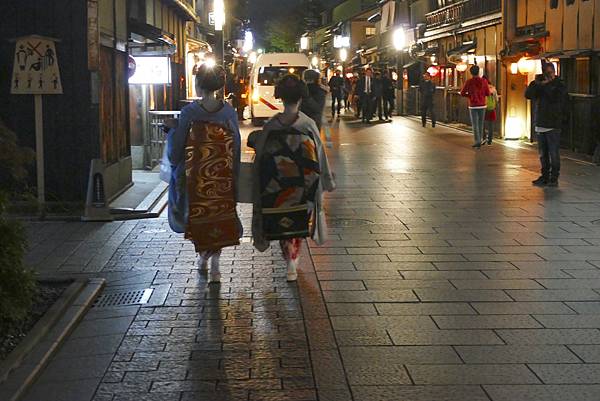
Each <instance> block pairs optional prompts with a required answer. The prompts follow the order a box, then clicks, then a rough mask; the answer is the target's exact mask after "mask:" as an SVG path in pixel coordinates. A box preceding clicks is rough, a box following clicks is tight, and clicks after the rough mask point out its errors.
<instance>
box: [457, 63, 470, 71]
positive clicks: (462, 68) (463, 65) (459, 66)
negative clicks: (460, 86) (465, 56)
mask: <svg viewBox="0 0 600 401" xmlns="http://www.w3.org/2000/svg"><path fill="white" fill-rule="evenodd" d="M467 68H469V65H468V64H467V63H460V64H456V71H458V72H465V71H467Z"/></svg>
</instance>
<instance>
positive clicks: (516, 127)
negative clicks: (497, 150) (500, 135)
mask: <svg viewBox="0 0 600 401" xmlns="http://www.w3.org/2000/svg"><path fill="white" fill-rule="evenodd" d="M523 127H524V125H523V122H522V121H521V120H520V119H519V118H518V117H506V123H505V125H504V129H505V132H504V138H506V139H519V138H521V137H522V136H523V132H524V128H523Z"/></svg>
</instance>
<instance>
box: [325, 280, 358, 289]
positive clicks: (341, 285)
mask: <svg viewBox="0 0 600 401" xmlns="http://www.w3.org/2000/svg"><path fill="white" fill-rule="evenodd" d="M321 289H322V290H323V291H342V290H350V291H361V290H366V289H367V288H366V287H365V284H364V283H363V282H362V281H322V282H321Z"/></svg>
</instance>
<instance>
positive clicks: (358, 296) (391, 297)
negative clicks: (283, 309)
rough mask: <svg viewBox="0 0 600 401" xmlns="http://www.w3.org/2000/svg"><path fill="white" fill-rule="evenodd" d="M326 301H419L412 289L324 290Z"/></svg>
mask: <svg viewBox="0 0 600 401" xmlns="http://www.w3.org/2000/svg"><path fill="white" fill-rule="evenodd" d="M323 297H324V298H325V302H328V303H329V302H417V301H418V298H417V297H416V296H415V294H414V292H412V291H411V290H366V291H323Z"/></svg>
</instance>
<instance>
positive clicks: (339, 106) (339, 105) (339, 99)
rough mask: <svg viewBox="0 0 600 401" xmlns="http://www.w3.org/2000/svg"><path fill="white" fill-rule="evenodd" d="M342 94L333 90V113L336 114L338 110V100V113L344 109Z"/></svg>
mask: <svg viewBox="0 0 600 401" xmlns="http://www.w3.org/2000/svg"><path fill="white" fill-rule="evenodd" d="M342 97H343V96H342V94H341V93H335V92H331V115H334V114H335V111H336V102H337V113H338V114H340V110H341V109H342Z"/></svg>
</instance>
